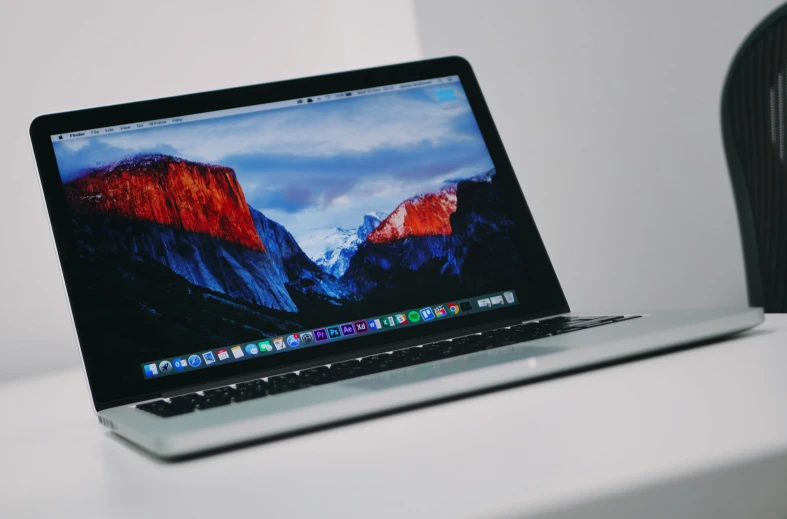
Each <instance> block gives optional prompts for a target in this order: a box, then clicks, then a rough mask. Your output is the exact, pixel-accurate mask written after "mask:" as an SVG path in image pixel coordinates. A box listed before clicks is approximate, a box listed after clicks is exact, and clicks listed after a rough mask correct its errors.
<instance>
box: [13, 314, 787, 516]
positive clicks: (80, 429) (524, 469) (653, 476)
mask: <svg viewBox="0 0 787 519" xmlns="http://www.w3.org/2000/svg"><path fill="white" fill-rule="evenodd" d="M23 354H25V353H24V352H20V355H23ZM3 361H4V362H13V359H4V360H3ZM88 398H89V397H88V394H87V389H86V387H85V383H84V381H83V377H82V374H81V372H79V371H71V372H65V373H61V374H56V375H50V376H47V377H42V378H38V379H27V380H22V381H17V382H13V383H8V384H6V385H4V386H0V412H2V417H1V418H0V424H2V425H1V426H0V517H3V518H9V519H10V518H17V517H28V516H31V517H84V518H88V517H101V518H104V517H129V518H134V519H140V518H150V517H159V516H160V517H165V516H166V517H173V516H174V517H177V516H186V513H188V517H193V518H198V517H210V518H212V519H218V518H222V517H259V518H269V517H287V516H297V517H300V516H306V517H363V518H371V517H413V516H428V517H437V516H441V517H443V516H476V517H490V516H495V515H506V516H512V515H516V516H524V515H528V516H537V517H540V518H542V519H543V518H547V517H549V518H553V517H583V518H594V517H599V518H601V517H604V518H605V519H609V518H611V517H639V518H649V517H654V518H655V517H659V518H662V517H673V518H678V517H692V518H697V517H713V518H714V519H718V518H721V517H736V518H750V517H781V518H783V517H787V316H785V315H783V316H769V317H768V319H767V322H766V323H765V324H764V325H763V326H761V327H759V328H757V329H756V330H754V331H752V332H749V333H747V334H745V335H742V336H740V337H738V338H736V339H733V340H728V341H725V342H722V343H718V344H714V345H711V346H705V347H702V348H698V349H694V350H689V351H686V352H682V353H677V354H672V355H667V356H662V357H657V358H654V359H651V360H646V361H641V362H636V363H631V364H626V365H622V366H619V367H614V368H610V369H605V370H600V371H595V372H590V373H587V374H583V375H579V376H574V377H568V378H564V379H558V380H555V381H551V382H546V383H542V384H536V385H532V386H528V387H522V388H517V389H513V390H508V391H504V392H499V393H494V394H490V395H487V396H483V397H477V398H472V399H466V400H462V401H459V402H456V403H452V404H447V405H442V406H437V407H431V408H427V409H424V410H420V411H414V412H409V413H404V414H399V415H394V416H391V417H388V418H383V419H378V420H372V421H367V422H362V423H359V424H355V425H351V426H347V427H341V428H336V429H331V430H328V431H324V432H319V433H315V434H309V435H305V436H300V437H296V438H292V439H287V440H283V441H279V442H274V443H269V444H264V445H257V446H253V447H250V448H245V449H241V450H236V451H232V452H229V453H224V454H219V455H215V456H211V457H207V458H202V459H198V460H193V461H188V462H183V463H178V464H167V463H162V462H159V461H156V460H153V459H151V458H149V457H147V456H145V455H142V454H140V453H139V452H138V451H136V450H134V449H133V448H131V447H130V446H129V445H127V444H125V443H122V442H121V441H119V440H118V439H116V438H115V437H114V436H112V435H111V434H109V433H107V432H104V431H103V430H102V429H101V427H100V426H99V424H98V421H97V420H96V418H95V417H94V416H93V414H92V412H91V410H90V404H89V400H88ZM173 514H174V515H173ZM285 514H287V515H285Z"/></svg>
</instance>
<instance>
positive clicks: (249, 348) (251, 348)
mask: <svg viewBox="0 0 787 519" xmlns="http://www.w3.org/2000/svg"><path fill="white" fill-rule="evenodd" d="M244 349H245V350H246V353H248V354H249V355H257V354H258V353H259V352H260V348H259V347H258V346H257V345H256V344H247V345H246V348H244Z"/></svg>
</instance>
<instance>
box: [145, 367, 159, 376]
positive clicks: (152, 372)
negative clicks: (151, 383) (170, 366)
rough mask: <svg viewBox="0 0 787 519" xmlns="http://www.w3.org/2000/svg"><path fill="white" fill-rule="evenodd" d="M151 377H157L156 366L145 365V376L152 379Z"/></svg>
mask: <svg viewBox="0 0 787 519" xmlns="http://www.w3.org/2000/svg"><path fill="white" fill-rule="evenodd" d="M153 375H158V370H157V369H156V365H155V364H145V376H146V377H152V376H153Z"/></svg>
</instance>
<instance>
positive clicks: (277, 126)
mask: <svg viewBox="0 0 787 519" xmlns="http://www.w3.org/2000/svg"><path fill="white" fill-rule="evenodd" d="M467 111H469V106H468V105H467V104H466V103H465V102H462V101H458V102H448V103H433V102H427V101H421V100H416V99H412V98H409V97H400V96H397V97H394V96H393V95H392V96H391V98H389V97H388V96H386V95H382V96H370V97H367V98H358V99H352V100H342V101H334V102H329V103H325V104H320V105H312V106H298V107H293V108H287V109H281V110H275V111H266V112H258V113H256V114H254V115H249V116H241V118H240V120H239V119H238V118H236V117H232V118H226V119H212V120H209V122H208V121H201V122H194V123H185V124H181V125H177V126H170V127H158V128H155V129H149V130H140V131H134V132H128V133H120V134H115V135H109V136H104V137H99V139H101V140H102V141H104V142H106V143H107V144H110V145H112V146H115V147H120V148H124V149H127V150H129V151H130V152H135V151H139V150H149V149H155V148H157V147H161V146H162V145H169V146H172V147H173V148H175V149H176V150H177V151H178V153H179V154H180V155H181V156H183V157H184V158H188V159H190V160H197V161H202V162H217V161H219V160H220V159H221V158H222V157H226V156H228V155H235V154H243V153H284V154H287V153H293V154H297V155H300V156H331V155H336V154H341V153H348V152H366V151H370V150H373V149H378V148H383V147H385V148H388V147H392V148H402V147H407V146H409V145H413V144H417V143H420V142H424V141H431V142H433V143H436V144H437V143H441V142H452V141H454V142H455V141H461V140H464V139H470V138H471V137H466V136H464V135H462V134H458V133H456V131H455V130H454V128H453V122H454V121H455V120H456V118H457V117H458V116H461V115H462V114H464V113H466V112H467ZM69 142H80V140H78V139H75V140H73V141H69Z"/></svg>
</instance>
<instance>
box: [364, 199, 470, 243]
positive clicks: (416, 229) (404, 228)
mask: <svg viewBox="0 0 787 519" xmlns="http://www.w3.org/2000/svg"><path fill="white" fill-rule="evenodd" d="M454 212H456V188H455V187H449V188H445V189H443V190H442V191H440V192H438V193H428V194H426V195H419V196H417V197H414V198H410V199H408V200H405V201H404V202H402V203H401V204H399V206H398V207H397V208H396V209H395V210H394V211H393V212H392V213H391V214H390V215H388V217H387V218H386V219H385V220H383V221H382V222H381V223H380V225H379V226H377V228H376V229H375V230H374V231H372V232H371V233H369V236H367V237H366V240H367V241H370V242H372V243H390V242H392V241H395V240H401V239H403V238H408V237H410V236H433V235H437V234H443V235H450V234H451V221H450V216H451V215H452V214H453V213H454Z"/></svg>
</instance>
